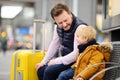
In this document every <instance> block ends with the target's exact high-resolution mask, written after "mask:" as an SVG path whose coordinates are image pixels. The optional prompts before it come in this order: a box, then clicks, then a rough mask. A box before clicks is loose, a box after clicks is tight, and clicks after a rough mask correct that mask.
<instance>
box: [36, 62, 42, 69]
mask: <svg viewBox="0 0 120 80" xmlns="http://www.w3.org/2000/svg"><path fill="white" fill-rule="evenodd" d="M42 66H44V64H42V63H38V64H36V66H35V68H36V70H38V69H39V68H40V67H42Z"/></svg>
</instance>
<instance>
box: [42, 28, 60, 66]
mask: <svg viewBox="0 0 120 80" xmlns="http://www.w3.org/2000/svg"><path fill="white" fill-rule="evenodd" d="M56 28H57V27H56V26H55V28H54V33H53V39H52V41H51V43H50V46H49V48H48V51H47V54H46V56H45V57H44V59H43V60H42V62H41V63H43V64H44V65H45V64H47V63H48V61H49V60H51V59H52V58H53V57H54V55H55V54H56V53H57V50H58V48H59V46H60V41H59V37H58V34H57V30H56Z"/></svg>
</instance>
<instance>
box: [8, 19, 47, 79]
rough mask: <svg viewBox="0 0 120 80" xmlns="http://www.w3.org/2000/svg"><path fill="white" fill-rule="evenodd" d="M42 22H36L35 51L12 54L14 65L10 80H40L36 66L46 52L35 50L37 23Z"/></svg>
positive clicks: (20, 51)
mask: <svg viewBox="0 0 120 80" xmlns="http://www.w3.org/2000/svg"><path fill="white" fill-rule="evenodd" d="M37 22H42V23H44V22H43V21H41V20H34V25H33V26H34V35H33V39H34V42H33V50H22V49H21V50H16V51H15V52H14V53H13V54H12V65H11V72H10V80H38V77H37V71H36V69H35V65H36V64H37V63H39V62H40V61H41V60H42V59H43V58H44V55H45V52H44V50H35V45H36V44H35V41H36V33H35V32H36V23H37Z"/></svg>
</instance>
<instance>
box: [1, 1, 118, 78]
mask: <svg viewBox="0 0 120 80" xmlns="http://www.w3.org/2000/svg"><path fill="white" fill-rule="evenodd" d="M58 2H61V3H65V4H67V5H68V6H69V8H70V9H71V11H72V12H73V13H74V14H75V15H76V16H78V17H79V18H80V19H82V20H83V21H85V22H86V23H87V24H89V25H91V26H93V27H95V29H96V30H97V41H98V42H108V41H110V42H111V41H119V40H120V38H119V37H117V36H116V34H120V31H119V24H120V18H119V17H118V16H119V13H120V6H119V4H120V1H119V0H0V65H1V66H0V80H9V75H10V66H11V55H12V53H13V52H14V51H16V50H18V49H32V47H33V45H32V44H33V20H34V19H41V20H45V25H44V26H43V25H42V24H41V23H38V24H37V30H36V33H37V39H36V48H37V49H43V50H47V48H48V46H49V44H50V41H51V39H52V36H53V29H54V26H55V25H54V21H53V20H52V18H51V16H50V10H51V8H52V7H53V6H54V5H55V4H56V3H58ZM116 15H117V17H116ZM111 18H112V20H111Z"/></svg>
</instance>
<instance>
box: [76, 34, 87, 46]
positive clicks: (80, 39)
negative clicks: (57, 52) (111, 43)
mask: <svg viewBox="0 0 120 80" xmlns="http://www.w3.org/2000/svg"><path fill="white" fill-rule="evenodd" d="M76 40H77V43H78V45H81V44H85V43H86V42H87V38H82V37H81V36H80V35H77V34H76Z"/></svg>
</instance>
